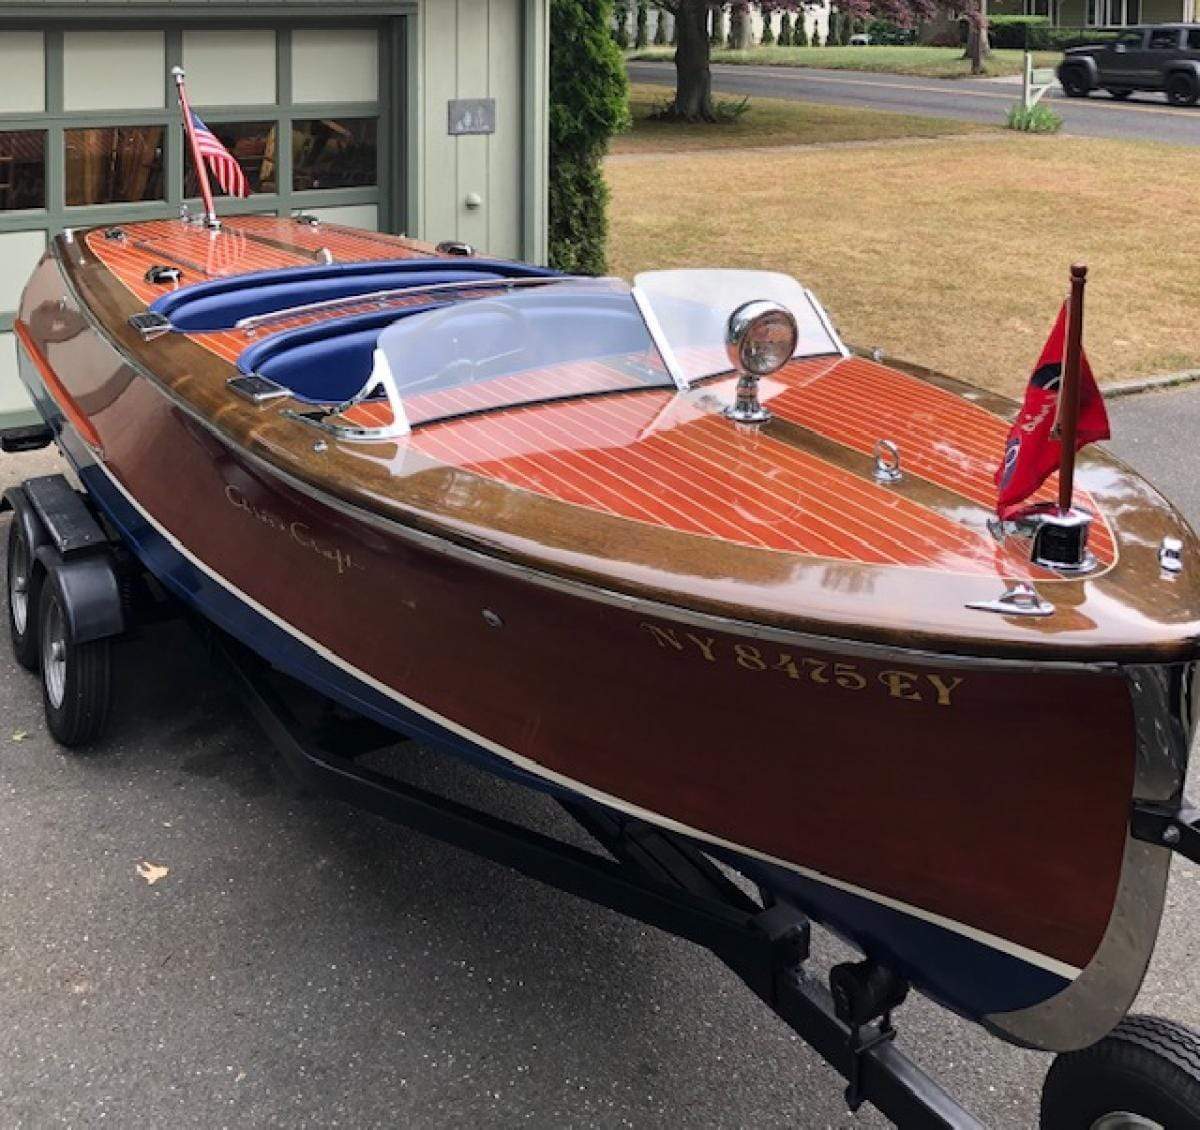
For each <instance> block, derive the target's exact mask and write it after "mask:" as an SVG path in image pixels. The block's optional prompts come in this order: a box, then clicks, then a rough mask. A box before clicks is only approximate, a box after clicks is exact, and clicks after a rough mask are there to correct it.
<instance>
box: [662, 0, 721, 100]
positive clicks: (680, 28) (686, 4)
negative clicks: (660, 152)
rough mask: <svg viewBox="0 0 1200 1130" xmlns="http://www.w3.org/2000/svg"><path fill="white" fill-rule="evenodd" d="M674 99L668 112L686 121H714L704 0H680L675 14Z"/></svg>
mask: <svg viewBox="0 0 1200 1130" xmlns="http://www.w3.org/2000/svg"><path fill="white" fill-rule="evenodd" d="M675 31H676V34H677V35H678V36H679V46H678V47H677V48H676V49H675V103H674V105H673V106H672V107H671V109H670V111H669V113H670V116H671V117H673V118H682V119H684V120H685V121H689V122H715V121H716V120H717V115H716V112H715V111H714V110H713V101H712V71H711V70H710V69H709V57H710V46H709V42H708V3H707V0H680V4H679V11H678V13H677V14H676V16H675Z"/></svg>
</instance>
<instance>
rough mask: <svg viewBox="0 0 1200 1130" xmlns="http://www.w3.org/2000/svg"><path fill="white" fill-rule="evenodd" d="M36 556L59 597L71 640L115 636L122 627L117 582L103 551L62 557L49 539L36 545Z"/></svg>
mask: <svg viewBox="0 0 1200 1130" xmlns="http://www.w3.org/2000/svg"><path fill="white" fill-rule="evenodd" d="M37 560H38V561H39V562H40V563H41V565H42V568H43V569H44V570H45V573H46V580H45V582H44V583H47V584H52V585H54V586H55V588H56V589H57V590H58V594H59V596H60V597H61V598H62V607H63V612H64V613H65V614H66V618H67V631H68V632H69V633H70V636H71V642H72V643H88V642H90V641H91V640H98V639H104V638H105V637H108V636H119V635H120V634H121V633H122V632H124V631H125V611H124V608H123V606H122V602H121V586H120V583H119V582H118V580H117V573H116V569H115V568H114V566H113V560H112V557H111V555H110V554H109V553H108V552H107V551H97V552H94V553H86V554H80V555H77V556H76V555H72V556H71V557H67V558H64V557H62V556H61V555H60V554H59V552H58V550H57V549H55V548H54V546H53V545H51V544H50V543H49V542H46V543H44V544H42V545H40V546H39V547H38V550H37Z"/></svg>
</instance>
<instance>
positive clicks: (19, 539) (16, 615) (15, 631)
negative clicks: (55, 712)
mask: <svg viewBox="0 0 1200 1130" xmlns="http://www.w3.org/2000/svg"><path fill="white" fill-rule="evenodd" d="M6 564H7V569H6V570H5V576H6V581H7V584H6V586H5V589H6V592H7V594H8V601H7V604H8V632H9V636H10V637H11V638H12V649H13V656H14V657H15V658H16V661H17V662H18V663H19V664H20V665H21V666H22V667H24V668H25V669H26V670H27V671H36V670H37V666H38V630H37V609H38V572H37V570H36V569H35V568H34V559H33V554H32V553H31V552H30V550H29V541H28V540H27V539H26V537H25V530H24V528H23V527H22V525H21V523H20V521H19V520H18V518H17V516H16V515H14V516H13V520H12V522H11V523H10V524H9V527H8V557H7V559H6Z"/></svg>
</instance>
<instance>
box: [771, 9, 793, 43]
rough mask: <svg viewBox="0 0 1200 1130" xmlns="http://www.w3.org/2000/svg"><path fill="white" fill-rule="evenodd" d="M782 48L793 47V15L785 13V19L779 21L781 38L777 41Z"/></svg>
mask: <svg viewBox="0 0 1200 1130" xmlns="http://www.w3.org/2000/svg"><path fill="white" fill-rule="evenodd" d="M775 42H776V43H778V44H779V46H780V47H791V45H792V14H791V13H790V12H784V13H783V17H782V18H781V19H780V21H779V38H778V39H776V40H775Z"/></svg>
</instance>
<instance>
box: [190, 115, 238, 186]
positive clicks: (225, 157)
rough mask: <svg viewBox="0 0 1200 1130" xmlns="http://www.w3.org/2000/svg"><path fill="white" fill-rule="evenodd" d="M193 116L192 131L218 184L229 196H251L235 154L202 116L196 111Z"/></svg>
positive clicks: (201, 154)
mask: <svg viewBox="0 0 1200 1130" xmlns="http://www.w3.org/2000/svg"><path fill="white" fill-rule="evenodd" d="M191 114H192V129H193V131H194V132H195V134H196V145H197V147H198V148H199V150H200V156H201V157H203V158H204V160H205V161H206V162H207V164H208V167H209V168H210V169H212V171H213V176H215V177H216V178H217V184H219V185H220V186H221V188H222V189H224V191H225V193H226V195H228V196H249V195H250V185H249V184H247V183H246V174H245V173H243V172H242V166H241V165H239V164H238V163H237V161H235V160H234V158H233V154H232V153H230V152H229V150H228V149H226V148H225V146H224V145H222V144H221V143H220V142H219V141H218V140H217V138H216V135H215V134H214V133H213V131H212V130H210V129H209V128H208V126H206V125H205V124H204V123H203V122H202V121H201V120H200V115H199V114H197V113H196V112H195V111H194V110H193V111H191Z"/></svg>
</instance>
